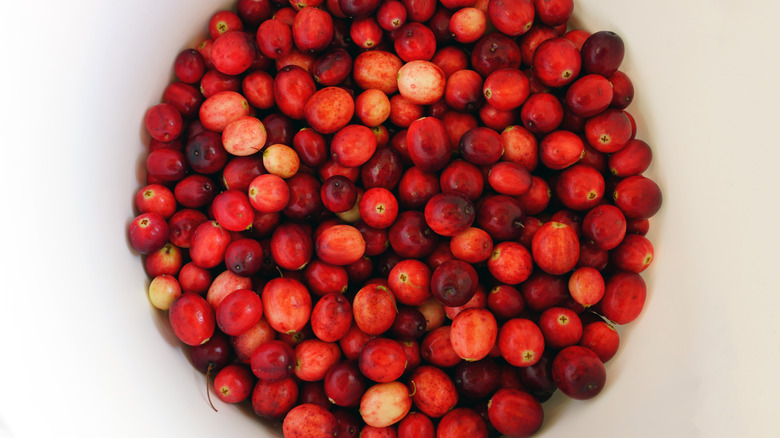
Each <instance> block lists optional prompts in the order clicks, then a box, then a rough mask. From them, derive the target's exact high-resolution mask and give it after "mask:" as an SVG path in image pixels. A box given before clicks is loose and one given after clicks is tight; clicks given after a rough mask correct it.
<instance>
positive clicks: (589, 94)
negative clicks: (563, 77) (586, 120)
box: [564, 74, 613, 117]
mask: <svg viewBox="0 0 780 438" xmlns="http://www.w3.org/2000/svg"><path fill="white" fill-rule="evenodd" d="M612 96H613V94H612V84H610V83H609V80H607V78H605V77H604V76H601V75H597V74H588V75H585V76H580V78H579V79H577V80H576V81H574V83H573V84H571V85H570V86H569V88H568V90H566V96H565V98H564V102H565V103H566V106H567V107H568V108H569V110H570V111H571V112H572V113H573V114H574V115H576V116H579V117H593V116H595V115H596V114H598V113H600V112H602V111H604V110H605V109H607V107H609V104H610V103H612Z"/></svg>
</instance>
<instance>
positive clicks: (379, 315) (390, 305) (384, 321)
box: [352, 284, 397, 335]
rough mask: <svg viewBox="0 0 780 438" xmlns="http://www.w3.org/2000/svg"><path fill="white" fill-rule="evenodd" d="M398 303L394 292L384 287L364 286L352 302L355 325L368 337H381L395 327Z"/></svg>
mask: <svg viewBox="0 0 780 438" xmlns="http://www.w3.org/2000/svg"><path fill="white" fill-rule="evenodd" d="M396 308H397V307H396V302H395V297H393V294H392V292H391V291H390V290H389V289H388V288H387V287H385V286H383V285H376V284H370V285H366V286H363V287H362V288H361V289H360V290H359V291H358V292H357V294H356V295H355V298H354V299H353V300H352V311H353V316H354V318H355V324H357V326H358V328H359V329H360V330H362V331H363V332H365V333H366V334H368V335H381V334H382V333H384V332H386V331H387V330H389V329H390V327H392V326H393V321H394V320H395V316H396Z"/></svg>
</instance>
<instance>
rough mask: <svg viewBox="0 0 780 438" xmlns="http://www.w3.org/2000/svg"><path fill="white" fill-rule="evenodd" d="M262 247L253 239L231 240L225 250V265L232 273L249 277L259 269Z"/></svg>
mask: <svg viewBox="0 0 780 438" xmlns="http://www.w3.org/2000/svg"><path fill="white" fill-rule="evenodd" d="M262 263H263V247H262V246H261V245H260V243H258V242H257V241H256V240H254V239H239V240H235V241H233V242H231V243H230V244H229V245H228V247H227V250H226V251H225V266H226V267H227V268H228V269H229V270H230V271H231V272H233V273H234V274H237V275H241V276H243V277H251V276H253V275H255V274H257V273H258V272H259V271H260V267H261V266H262Z"/></svg>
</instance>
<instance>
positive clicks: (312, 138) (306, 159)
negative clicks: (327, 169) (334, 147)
mask: <svg viewBox="0 0 780 438" xmlns="http://www.w3.org/2000/svg"><path fill="white" fill-rule="evenodd" d="M292 145H293V149H295V152H297V153H298V156H299V157H300V159H301V163H303V164H305V165H306V166H309V167H320V166H322V165H323V164H325V162H326V161H328V143H327V140H326V139H325V137H324V136H323V135H322V134H320V133H319V132H317V131H315V130H314V129H311V128H303V129H301V130H300V131H298V132H296V133H295V135H294V136H293V140H292Z"/></svg>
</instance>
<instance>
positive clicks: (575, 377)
mask: <svg viewBox="0 0 780 438" xmlns="http://www.w3.org/2000/svg"><path fill="white" fill-rule="evenodd" d="M552 376H553V381H554V382H555V385H556V386H557V387H558V389H560V390H561V392H562V393H564V394H566V395H567V396H569V397H571V398H573V399H575V400H588V399H591V398H593V397H595V396H597V395H598V394H599V393H600V392H601V390H602V389H603V388H604V384H605V383H606V380H607V373H606V370H605V369H604V364H603V363H602V362H601V359H599V357H598V356H597V355H596V353H594V352H592V351H591V350H588V349H587V348H585V347H581V346H578V345H573V346H570V347H566V348H564V349H563V350H561V351H560V352H559V353H558V354H557V355H556V356H555V359H553V364H552Z"/></svg>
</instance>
